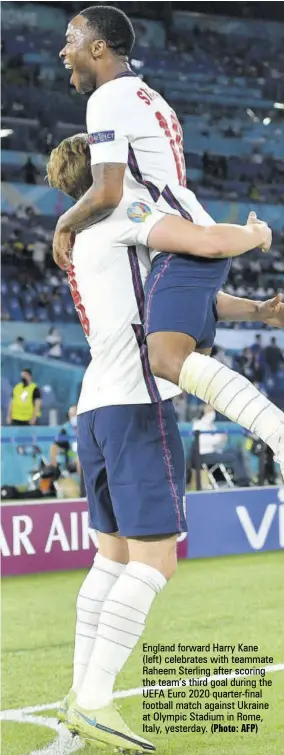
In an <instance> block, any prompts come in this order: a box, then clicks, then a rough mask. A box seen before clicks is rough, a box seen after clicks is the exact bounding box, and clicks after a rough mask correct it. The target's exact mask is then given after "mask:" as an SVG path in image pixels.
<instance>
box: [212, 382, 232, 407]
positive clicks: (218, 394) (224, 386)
mask: <svg viewBox="0 0 284 755" xmlns="http://www.w3.org/2000/svg"><path fill="white" fill-rule="evenodd" d="M238 377H239V376H238V375H235V377H232V378H230V380H228V382H227V383H226V385H223V386H222V388H221V389H220V391H219V393H217V396H214V398H213V399H212V404H213V403H214V404H215V401H217V398H219V396H221V393H222V391H224V390H225V388H228V385H230V383H233V382H234V380H237V378H238Z"/></svg>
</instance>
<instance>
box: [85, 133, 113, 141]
mask: <svg viewBox="0 0 284 755" xmlns="http://www.w3.org/2000/svg"><path fill="white" fill-rule="evenodd" d="M88 142H89V144H101V142H114V131H97V132H96V133H95V134H88Z"/></svg>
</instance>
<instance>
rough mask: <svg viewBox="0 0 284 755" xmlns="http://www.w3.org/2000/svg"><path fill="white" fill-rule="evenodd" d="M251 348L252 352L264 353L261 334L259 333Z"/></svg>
mask: <svg viewBox="0 0 284 755" xmlns="http://www.w3.org/2000/svg"><path fill="white" fill-rule="evenodd" d="M250 348H251V351H252V352H259V351H262V338H261V334H260V333H257V335H256V336H255V339H254V342H253V343H252V345H251V347H250Z"/></svg>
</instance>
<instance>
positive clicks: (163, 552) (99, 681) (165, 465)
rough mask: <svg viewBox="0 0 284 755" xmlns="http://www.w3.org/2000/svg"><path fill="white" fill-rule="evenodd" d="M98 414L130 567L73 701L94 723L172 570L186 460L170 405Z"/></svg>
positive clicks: (105, 612)
mask: <svg viewBox="0 0 284 755" xmlns="http://www.w3.org/2000/svg"><path fill="white" fill-rule="evenodd" d="M98 411H100V412H101V420H102V433H103V437H104V452H105V456H106V464H107V469H108V480H109V488H110V492H111V497H112V501H113V507H114V512H115V517H116V520H117V522H118V525H119V531H120V532H121V533H122V535H123V536H125V537H127V541H128V549H129V562H128V564H127V566H126V568H125V570H124V572H123V574H122V575H121V576H120V577H119V579H118V580H117V582H116V583H115V585H114V586H113V588H112V590H111V591H110V592H109V594H108V596H107V599H106V601H105V603H104V606H103V609H102V612H101V614H100V617H99V624H98V629H97V636H96V641H95V645H94V649H93V652H92V656H91V659H90V662H89V665H88V670H87V672H86V675H85V677H84V680H83V683H82V686H81V689H80V692H79V695H78V699H77V703H78V707H77V714H76V715H80V713H81V715H82V711H86V710H88V711H92V712H93V713H94V711H95V712H96V713H95V715H96V717H97V718H98V720H100V716H101V715H102V716H103V717H104V716H105V715H106V716H108V715H109V714H108V711H109V710H111V709H110V707H109V706H110V704H111V700H112V695H113V687H114V684H115V681H116V678H117V675H118V674H119V672H120V671H121V669H122V668H123V666H124V665H125V663H126V662H127V660H128V658H129V657H130V655H131V653H132V651H133V649H134V647H135V646H136V644H137V642H138V640H139V639H140V637H141V635H142V633H143V631H144V629H145V625H146V620H147V616H148V614H149V611H150V609H151V606H152V604H153V602H154V600H155V597H156V596H157V594H158V593H159V592H160V591H161V590H162V589H163V588H164V586H165V585H166V583H167V581H168V580H169V579H170V577H171V576H172V574H173V573H174V571H175V568H176V538H177V534H178V533H180V532H181V531H185V530H186V522H185V517H184V511H183V493H184V454H183V448H182V443H181V439H180V435H179V431H178V427H177V422H176V417H175V412H174V408H173V406H172V403H171V402H169V401H166V402H161V403H160V404H147V405H137V406H135V405H134V406H118V407H107V408H105V409H104V410H98ZM100 711H102V713H100ZM85 715H86V714H85ZM111 715H112V714H111ZM88 717H90V715H89V714H88ZM72 720H73V723H74V717H73V719H72ZM104 720H105V719H104ZM107 741H108V742H109V743H110V744H111V740H110V739H107ZM139 741H140V744H141V742H142V740H139ZM142 744H143V743H142ZM133 746H134V745H133ZM141 747H142V745H141ZM142 749H143V747H142Z"/></svg>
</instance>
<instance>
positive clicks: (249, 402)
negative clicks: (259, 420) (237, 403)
mask: <svg viewBox="0 0 284 755" xmlns="http://www.w3.org/2000/svg"><path fill="white" fill-rule="evenodd" d="M237 395H238V394H236V397H237ZM256 398H259V395H258V394H257V395H256V396H253V397H252V398H250V400H249V401H248V402H247V404H246V405H245V406H243V408H242V409H241V411H240V413H239V414H238V416H237V420H236V421H237V422H238V421H239V419H240V417H241V416H242V413H243V412H244V411H245V410H246V409H247V408H248V406H249V405H250V404H252V402H253V401H255V399H256ZM253 423H254V420H253V422H252V423H251V425H250V427H249V429H250V428H251V427H252V426H253Z"/></svg>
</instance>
